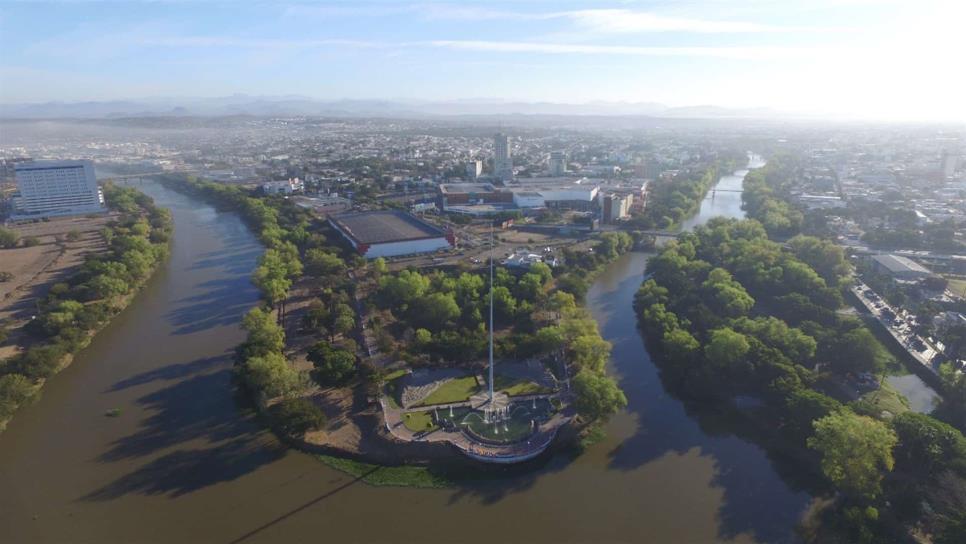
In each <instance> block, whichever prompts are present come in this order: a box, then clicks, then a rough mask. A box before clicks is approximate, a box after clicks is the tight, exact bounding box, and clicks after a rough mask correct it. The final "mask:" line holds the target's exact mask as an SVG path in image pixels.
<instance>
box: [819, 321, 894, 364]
mask: <svg viewBox="0 0 966 544" xmlns="http://www.w3.org/2000/svg"><path fill="white" fill-rule="evenodd" d="M832 356H833V359H832V361H831V363H832V365H833V366H834V367H835V369H836V370H838V371H839V372H873V373H879V372H882V371H883V370H885V367H886V365H887V364H888V362H889V360H890V358H891V356H890V355H889V352H888V351H886V349H885V348H884V347H882V344H880V343H879V341H878V340H876V338H875V336H874V335H873V334H872V333H871V332H870V331H869V329H868V328H866V327H861V326H860V327H856V328H854V329H852V330H849V331H846V332H845V333H844V334H842V335H841V336H840V337H839V338H838V340H837V341H836V342H835V349H834V350H833V352H832Z"/></svg>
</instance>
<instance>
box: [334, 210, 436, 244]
mask: <svg viewBox="0 0 966 544" xmlns="http://www.w3.org/2000/svg"><path fill="white" fill-rule="evenodd" d="M330 220H331V221H332V222H333V223H334V224H335V225H336V227H337V228H339V230H341V231H342V232H343V233H345V234H346V235H347V236H349V237H350V238H352V239H353V240H355V241H356V242H357V243H362V244H382V243H386V242H399V241H402V240H420V239H423V238H438V237H442V236H445V235H446V234H445V233H444V232H443V231H442V230H440V229H438V228H436V227H434V226H433V225H430V224H429V223H427V222H425V221H422V220H420V219H417V218H416V217H414V216H412V215H410V214H408V213H405V212H400V211H396V210H380V211H371V212H359V213H349V214H343V215H337V216H333V217H331V218H330Z"/></svg>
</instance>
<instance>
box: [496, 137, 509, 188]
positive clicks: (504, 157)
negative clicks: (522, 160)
mask: <svg viewBox="0 0 966 544" xmlns="http://www.w3.org/2000/svg"><path fill="white" fill-rule="evenodd" d="M493 149H494V154H493V176H494V177H496V178H498V179H500V180H502V181H510V180H512V179H513V157H512V156H511V155H512V154H511V152H510V137H509V136H507V135H506V134H503V133H502V132H498V133H497V134H496V135H495V136H493Z"/></svg>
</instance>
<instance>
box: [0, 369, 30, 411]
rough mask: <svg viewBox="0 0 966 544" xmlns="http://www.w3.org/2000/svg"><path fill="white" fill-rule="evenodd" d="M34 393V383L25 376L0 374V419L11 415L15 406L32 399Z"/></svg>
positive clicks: (15, 408)
mask: <svg viewBox="0 0 966 544" xmlns="http://www.w3.org/2000/svg"><path fill="white" fill-rule="evenodd" d="M35 394H36V391H35V389H34V384H33V382H32V381H31V380H30V379H29V378H27V377H26V376H23V375H21V374H7V375H6V376H0V420H4V419H7V418H9V417H10V416H12V415H13V413H14V412H15V411H16V410H17V408H19V407H20V406H23V405H24V404H26V403H27V402H30V401H31V400H33V398H34V395H35Z"/></svg>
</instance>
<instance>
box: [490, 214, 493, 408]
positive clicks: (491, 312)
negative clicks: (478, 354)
mask: <svg viewBox="0 0 966 544" xmlns="http://www.w3.org/2000/svg"><path fill="white" fill-rule="evenodd" d="M490 406H493V222H492V221H491V222H490Z"/></svg>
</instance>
